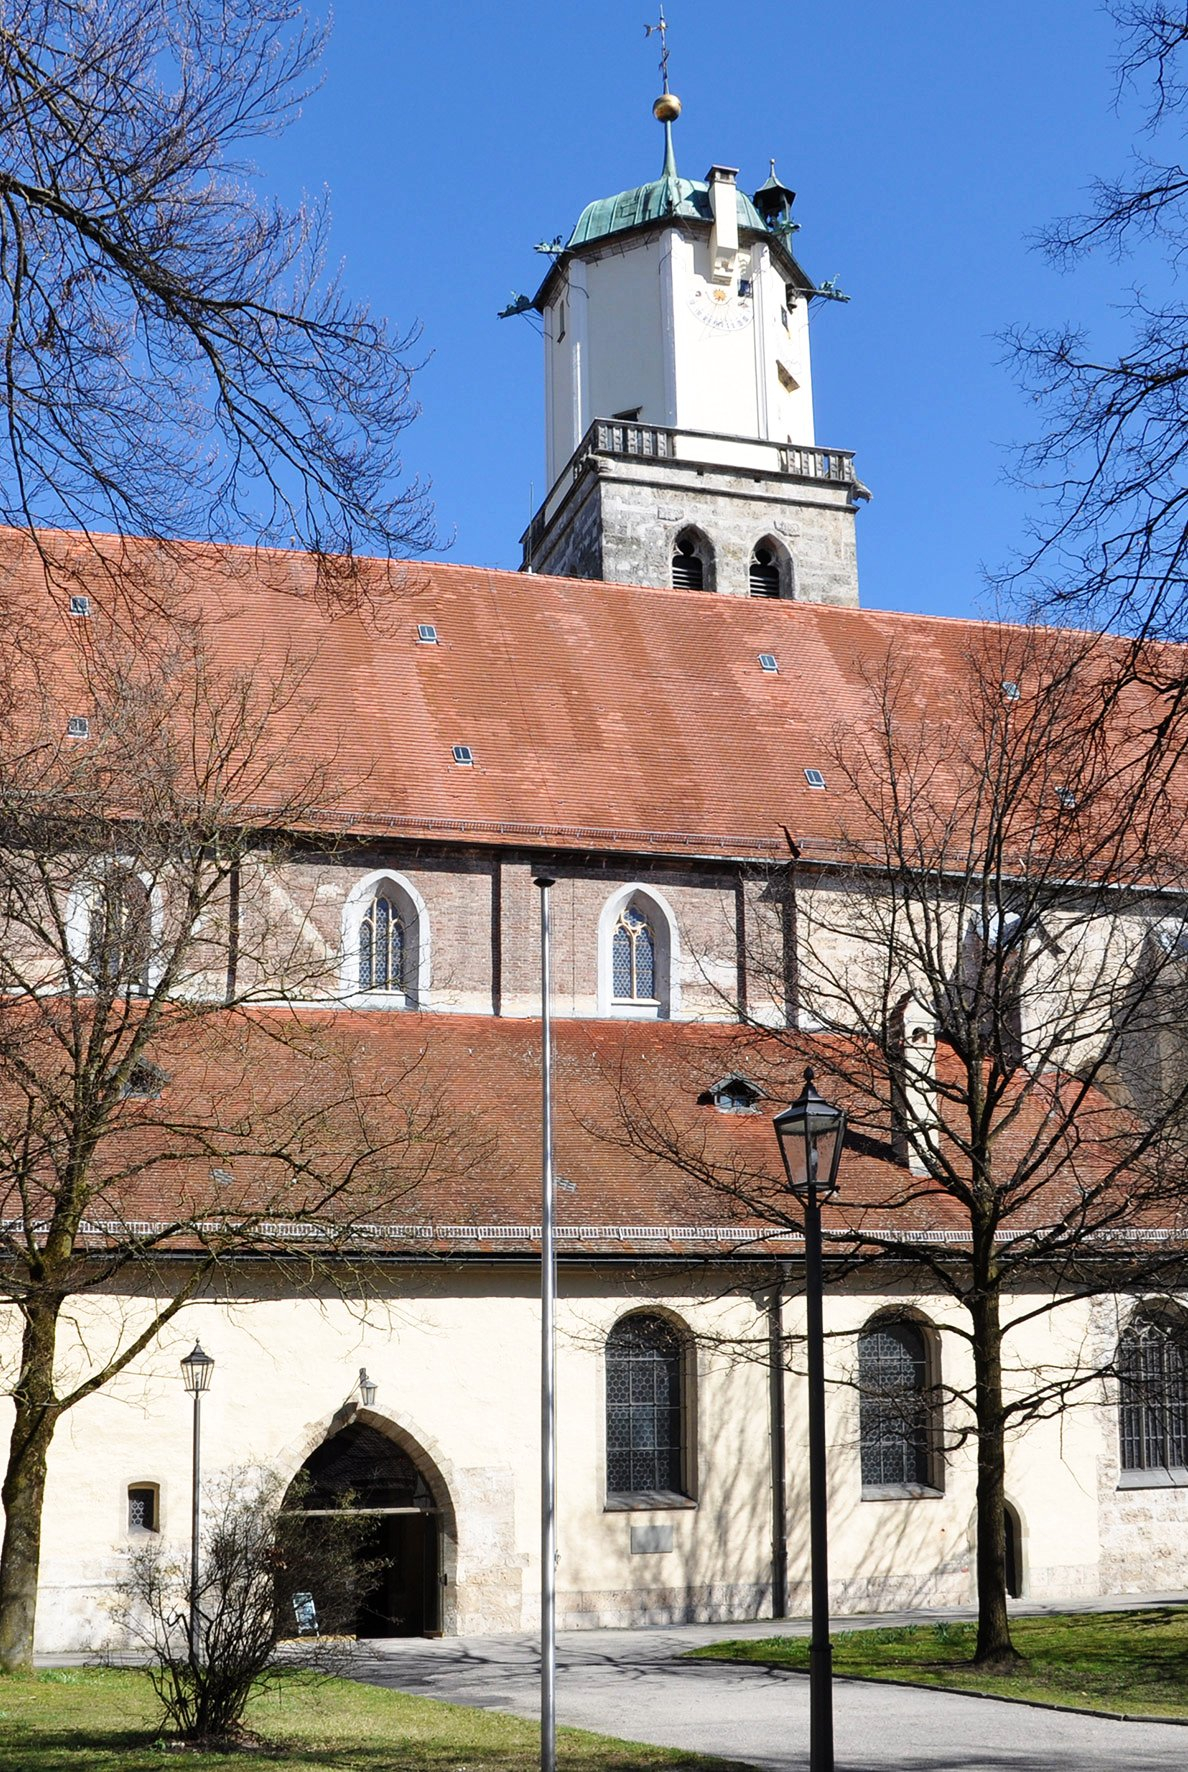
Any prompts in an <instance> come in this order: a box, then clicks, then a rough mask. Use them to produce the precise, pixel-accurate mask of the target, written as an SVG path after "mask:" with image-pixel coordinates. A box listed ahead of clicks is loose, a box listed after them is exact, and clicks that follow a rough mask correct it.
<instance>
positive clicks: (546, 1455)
mask: <svg viewBox="0 0 1188 1772" xmlns="http://www.w3.org/2000/svg"><path fill="white" fill-rule="evenodd" d="M533 884H534V885H535V886H536V887H537V888H538V889H539V891H540V1088H541V1112H540V1122H541V1141H540V1202H541V1203H540V1772H557V1250H556V1243H555V1229H554V1223H555V1217H556V1209H557V1188H556V1176H555V1174H554V1171H553V974H552V931H551V924H550V899H549V895H550V893H551V891H552V888H553V887H554V886H555V885H556V884H557V882H556V881H555V880H553V879H551V878H550V877H549V876H548V875H547V874H539V875H537V877H536V879H535V880H534V882H533Z"/></svg>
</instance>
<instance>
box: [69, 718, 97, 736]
mask: <svg viewBox="0 0 1188 1772" xmlns="http://www.w3.org/2000/svg"><path fill="white" fill-rule="evenodd" d="M66 736H67V738H90V736H91V722H90V721H89V720H88V719H87V716H86V715H85V714H71V715H70V717H69V719H68V720H67V721H66Z"/></svg>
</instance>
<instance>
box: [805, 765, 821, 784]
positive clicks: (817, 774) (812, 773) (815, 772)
mask: <svg viewBox="0 0 1188 1772" xmlns="http://www.w3.org/2000/svg"><path fill="white" fill-rule="evenodd" d="M804 779H805V780H806V781H807V782H808V784H809V786H810V788H823V787H824V786H825V777H824V776H823V775H822V774H821V771H820V770H819V769H806V770H805V772H804Z"/></svg>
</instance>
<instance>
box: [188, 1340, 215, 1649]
mask: <svg viewBox="0 0 1188 1772" xmlns="http://www.w3.org/2000/svg"><path fill="white" fill-rule="evenodd" d="M181 1369H182V1378H183V1379H184V1380H185V1385H186V1389H187V1390H188V1391H189V1393H190V1395H191V1396H192V1397H193V1399H194V1466H193V1476H192V1479H191V1494H190V1661H191V1663H192V1665H193V1666H194V1667H197V1666H198V1652H199V1647H200V1643H201V1632H200V1629H199V1622H198V1529H199V1525H200V1510H199V1496H200V1493H201V1476H202V1462H201V1454H202V1393H203V1391H206V1390H209V1389H210V1375H211V1373H212V1372H213V1371H214V1361H213V1359H212V1358H211V1356H210V1355H209V1354H207V1353H204V1352H203V1351H202V1348H201V1346H200V1345H199V1343H198V1342H195V1343H194V1346H193V1349H192V1351H191V1352H190V1353H188V1354H187V1355H186V1357H185V1359H184V1360H183V1361H182V1363H181Z"/></svg>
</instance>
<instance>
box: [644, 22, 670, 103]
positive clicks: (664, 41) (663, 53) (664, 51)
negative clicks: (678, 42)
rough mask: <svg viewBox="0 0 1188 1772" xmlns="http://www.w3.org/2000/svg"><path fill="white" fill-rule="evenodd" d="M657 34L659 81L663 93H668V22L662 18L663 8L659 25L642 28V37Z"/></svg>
mask: <svg viewBox="0 0 1188 1772" xmlns="http://www.w3.org/2000/svg"><path fill="white" fill-rule="evenodd" d="M657 32H659V35H660V79H661V81H662V82H663V85H664V90H665V92H667V91H668V20H667V19H666V18H665V16H664V8H663V6H662V7H661V8H660V22H659V24H655V25H645V26H644V36H645V37H652V36H655V35H656V33H657Z"/></svg>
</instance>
